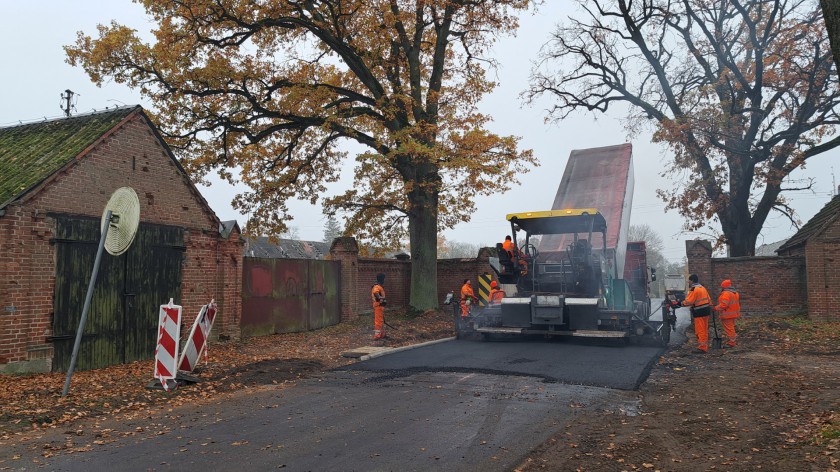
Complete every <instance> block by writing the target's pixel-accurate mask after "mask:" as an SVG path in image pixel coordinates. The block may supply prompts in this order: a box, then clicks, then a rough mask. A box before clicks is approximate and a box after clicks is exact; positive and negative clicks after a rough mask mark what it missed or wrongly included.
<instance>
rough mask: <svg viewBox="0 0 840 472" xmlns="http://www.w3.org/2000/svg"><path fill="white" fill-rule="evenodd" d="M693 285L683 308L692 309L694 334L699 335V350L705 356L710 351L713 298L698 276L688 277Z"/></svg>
mask: <svg viewBox="0 0 840 472" xmlns="http://www.w3.org/2000/svg"><path fill="white" fill-rule="evenodd" d="M688 281H689V282H691V285H690V286H689V288H688V295H686V297H685V300H683V303H682V304H683V306H690V307H691V317H692V318H693V319H694V334H696V335H697V349H698V350H699V351H700V352H701V353H703V354H705V353H706V352H708V351H709V315H711V314H712V305H711V298H709V291H708V290H706V287H704V286H702V285H700V279H699V278H698V277H697V274H691V275H689V276H688Z"/></svg>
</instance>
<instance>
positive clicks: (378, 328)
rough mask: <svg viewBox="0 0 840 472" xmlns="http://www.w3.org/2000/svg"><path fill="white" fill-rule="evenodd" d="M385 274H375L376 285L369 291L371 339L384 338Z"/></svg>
mask: <svg viewBox="0 0 840 472" xmlns="http://www.w3.org/2000/svg"><path fill="white" fill-rule="evenodd" d="M384 284H385V274H376V283H375V284H373V288H371V289H370V299H371V302H372V303H373V339H383V338H385V305H386V304H387V303H388V302H387V300H385V288H383V287H382V285H384Z"/></svg>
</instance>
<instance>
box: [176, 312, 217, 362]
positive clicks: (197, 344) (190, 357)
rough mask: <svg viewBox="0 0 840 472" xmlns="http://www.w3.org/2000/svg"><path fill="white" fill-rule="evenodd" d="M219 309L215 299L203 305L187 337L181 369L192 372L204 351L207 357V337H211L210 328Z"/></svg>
mask: <svg viewBox="0 0 840 472" xmlns="http://www.w3.org/2000/svg"><path fill="white" fill-rule="evenodd" d="M217 311H218V307H217V306H216V302H215V300H210V303H209V304H207V305H204V306H203V307H201V311H199V312H198V316H197V317H196V318H195V322H194V323H193V326H192V330H191V331H190V337H189V338H187V344H186V345H185V346H184V351H183V352H182V353H181V360H180V361H179V362H178V369H179V370H183V371H186V372H192V371H193V369H195V366H196V364H198V361H199V359H200V358H201V353H202V352H203V353H204V357H205V358H206V357H207V338H209V337H210V330H211V329H213V320H215V319H216V312H217ZM205 360H206V359H205Z"/></svg>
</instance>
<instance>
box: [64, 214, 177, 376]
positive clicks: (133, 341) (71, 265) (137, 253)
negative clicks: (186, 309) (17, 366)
mask: <svg viewBox="0 0 840 472" xmlns="http://www.w3.org/2000/svg"><path fill="white" fill-rule="evenodd" d="M55 218H56V238H55V246H56V267H55V271H56V278H55V296H54V315H53V337H52V339H53V343H54V348H55V356H54V358H53V370H54V371H66V370H67V368H68V367H69V365H70V357H71V354H72V351H73V343H74V341H75V336H76V329H77V327H78V325H79V319H80V318H81V314H82V309H83V307H84V299H85V295H86V293H87V287H88V282H89V279H90V274H91V271H92V269H93V263H94V259H95V256H96V250H97V245H98V242H99V233H100V232H99V220H94V219H93V218H84V217H70V216H61V215H59V216H56V217H55ZM184 249H185V248H184V246H183V229H182V228H177V227H169V226H157V225H146V224H141V225H140V228H139V229H138V232H137V236H136V238H135V240H134V243H133V244H132V246H131V248H129V250H128V251H127V252H126V253H124V254H122V255H120V256H117V257H114V256H111V255H110V254H108V253H107V252H106V253H103V255H102V261H101V263H100V268H99V275H98V277H97V280H96V286H95V289H94V292H93V298H92V300H91V306H90V310H89V313H88V319H87V323H86V325H85V332H84V335H83V336H82V344H81V346H80V348H79V357H78V361H77V367H76V369H77V370H87V369H96V368H100V367H105V366H108V365H113V364H120V363H125V362H132V361H135V360H140V359H151V358H152V357H154V349H155V342H156V340H157V336H156V335H157V333H156V331H157V320H158V307H159V305H161V304H162V303H166V302H167V301H168V300H169V298H174V299H175V301H176V302H178V301H180V298H181V261H182V259H183V254H184Z"/></svg>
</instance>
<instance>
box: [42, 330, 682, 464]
mask: <svg viewBox="0 0 840 472" xmlns="http://www.w3.org/2000/svg"><path fill="white" fill-rule="evenodd" d="M681 324H684V322H683V323H681ZM661 351H662V348H660V347H656V346H625V345H620V344H618V343H616V342H614V341H613V342H601V343H593V342H591V341H586V342H579V341H577V340H542V339H531V340H521V339H504V340H498V341H491V342H484V341H465V340H457V341H456V340H452V341H446V342H440V343H434V344H430V345H426V346H421V347H418V348H416V349H410V350H404V351H400V352H396V353H393V354H391V355H386V356H381V357H377V358H374V359H370V360H367V361H364V362H359V363H356V364H353V365H350V366H346V367H344V368H341V369H338V370H335V371H331V372H327V373H325V374H324V375H322V376H320V377H318V378H313V379H307V380H304V381H301V382H300V383H299V384H298V385H296V386H295V387H292V388H285V389H268V390H263V391H257V392H255V393H249V394H247V395H237V396H234V397H230V398H227V397H226V400H224V401H221V402H216V403H213V404H210V405H204V406H199V407H191V408H185V409H179V410H178V411H177V412H175V413H172V414H161V415H159V416H158V417H156V418H146V419H143V420H138V421H137V422H126V423H124V424H122V425H121V426H122V427H124V428H125V429H126V430H127V431H133V430H134V429H135V428H136V427H138V426H143V425H148V423H149V422H150V421H152V422H157V423H165V424H166V425H167V426H168V427H169V428H170V429H171V430H170V431H169V432H167V433H166V434H152V433H151V432H150V433H149V434H148V435H147V436H145V437H138V436H133V437H126V438H120V439H118V440H116V441H115V442H111V443H108V444H103V445H97V446H94V449H93V450H92V451H90V452H84V453H77V454H72V455H58V456H55V457H51V458H47V459H45V458H40V457H37V458H38V459H39V461H40V463H39V464H38V467H39V468H41V469H45V470H79V471H91V470H143V471H147V470H203V471H211V470H232V469H238V470H269V469H286V470H311V471H333V470H335V471H362V470H364V471H368V470H383V471H385V470H403V471H412V470H446V471H462V470H463V471H468V470H487V471H496V470H498V471H503V470H511V469H512V468H514V467H515V466H516V465H517V464H519V463H520V462H521V461H522V460H523V458H524V457H525V456H526V455H527V454H528V452H529V451H531V450H532V449H533V448H534V447H536V446H537V445H539V444H541V443H542V442H544V441H546V440H547V439H548V438H549V437H551V436H552V435H553V434H554V433H556V432H558V431H561V430H562V429H563V427H564V425H565V424H568V423H569V422H570V421H574V418H575V415H577V414H579V413H581V412H583V411H601V412H611V413H615V414H636V413H638V409H639V405H640V401H639V399H638V396H637V394H636V392H635V389H636V388H637V387H638V385H639V384H640V383H641V382H642V381H644V379H645V378H646V376H647V372H648V370H649V368H650V366H651V365H652V364H653V362H655V360H656V359H657V357H658V355H659V353H660V352H661ZM115 436H116V435H115ZM36 454H37V452H36ZM32 465H35V464H33V463H32V462H29V466H30V467H31V466H32ZM30 470H31V469H30Z"/></svg>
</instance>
